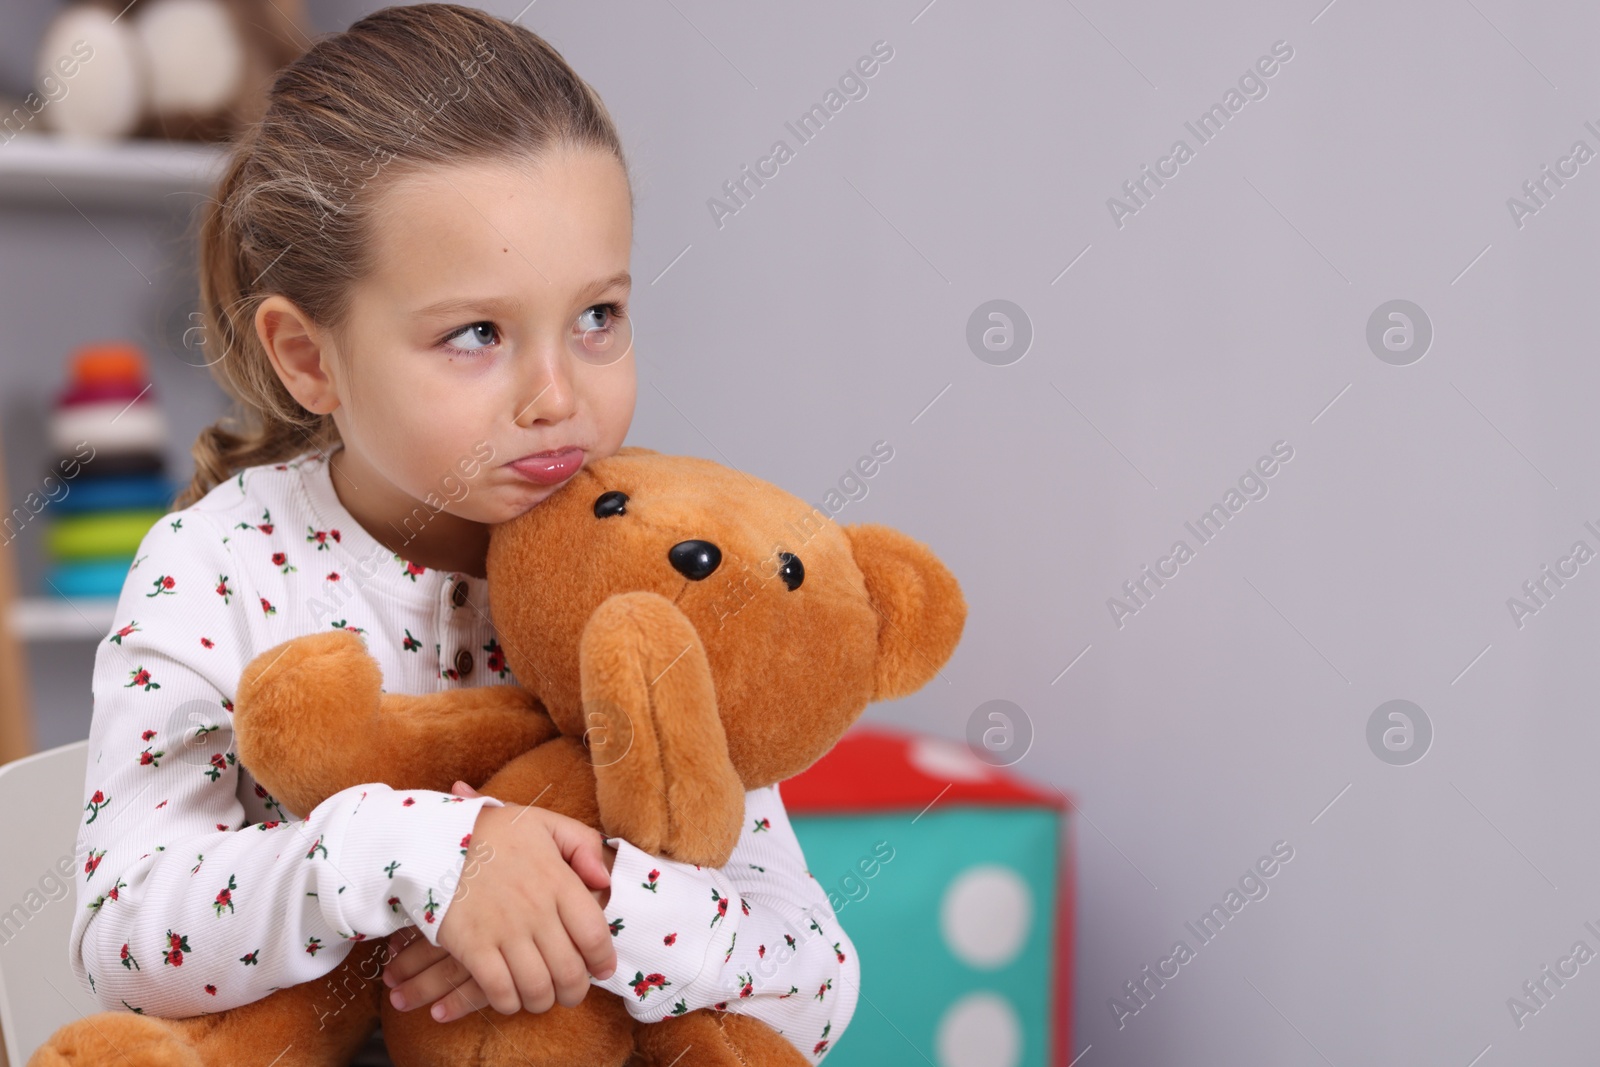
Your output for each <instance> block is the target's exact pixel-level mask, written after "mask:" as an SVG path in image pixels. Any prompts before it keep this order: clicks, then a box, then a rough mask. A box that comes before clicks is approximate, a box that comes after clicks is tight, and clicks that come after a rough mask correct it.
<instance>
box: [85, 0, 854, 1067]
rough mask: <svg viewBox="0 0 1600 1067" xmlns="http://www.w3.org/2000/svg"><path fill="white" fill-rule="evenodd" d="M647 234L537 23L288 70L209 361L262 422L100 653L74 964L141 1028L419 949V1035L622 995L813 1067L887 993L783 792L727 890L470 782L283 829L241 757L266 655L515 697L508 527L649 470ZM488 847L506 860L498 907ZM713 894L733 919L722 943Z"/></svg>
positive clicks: (758, 806) (216, 271)
mask: <svg viewBox="0 0 1600 1067" xmlns="http://www.w3.org/2000/svg"><path fill="white" fill-rule="evenodd" d="M631 242H632V198H631V190H630V187H629V183H628V177H627V172H626V164H625V162H624V160H623V154H622V149H621V145H620V142H619V140H618V137H617V134H616V131H615V129H614V127H613V125H612V122H611V119H610V117H609V115H608V114H607V112H606V110H605V107H604V105H603V104H602V103H601V102H600V100H599V98H598V97H597V96H596V95H595V94H594V92H593V90H591V89H590V88H589V87H588V85H587V84H585V83H584V82H583V81H582V79H580V78H579V77H578V76H577V74H576V73H574V72H573V71H572V70H571V68H570V67H569V66H568V65H567V64H566V63H565V61H564V60H563V59H562V58H561V57H560V55H558V54H557V53H556V52H555V51H554V50H553V49H552V48H551V47H550V46H549V45H548V44H546V43H545V42H544V41H543V40H542V39H540V38H539V37H538V36H536V35H535V34H533V33H531V32H529V31H528V30H525V29H522V28H520V27H517V26H515V25H511V24H508V23H506V22H503V21H501V20H499V19H496V18H493V17H491V16H489V15H487V14H485V13H483V12H481V11H477V10H474V9H470V8H465V7H458V6H455V5H449V4H419V5H415V6H407V7H393V8H386V9H384V10H381V11H378V12H376V13H374V14H372V15H369V16H367V17H366V18H363V19H361V20H360V21H359V22H357V23H356V24H355V25H353V26H352V27H351V28H350V29H349V30H348V31H346V32H344V33H341V34H337V35H333V36H331V37H327V38H324V39H322V40H320V41H319V42H317V43H316V44H315V45H314V46H313V47H312V48H311V49H310V50H309V51H308V52H307V53H306V54H305V55H303V56H302V57H301V58H299V59H298V60H296V61H295V62H293V63H291V64H290V65H289V66H287V67H285V68H284V69H283V70H282V71H280V72H279V74H278V76H277V79H276V82H275V84H274V85H273V86H272V90H271V94H270V101H269V108H268V111H267V113H266V116H265V118H264V120H263V121H262V122H261V123H259V124H258V125H256V126H254V127H252V128H251V129H250V130H248V131H247V132H246V133H245V134H243V135H242V136H241V138H240V139H239V141H238V143H237V144H236V145H235V147H234V150H233V154H232V157H231V160H230V163H229V165H228V168H227V170H226V173H225V175H224V177H223V178H222V180H221V182H220V185H219V188H218V190H217V194H216V199H215V200H213V201H212V202H211V203H210V204H209V205H208V207H207V209H206V211H205V216H204V219H203V226H202V233H201V297H202V303H203V309H204V315H205V319H206V337H207V341H206V344H207V346H208V348H207V355H208V361H209V366H210V368H211V370H212V373H213V375H214V376H215V377H216V378H217V380H218V381H219V383H220V384H221V385H222V387H223V388H224V389H225V390H226V391H227V392H228V393H229V394H230V395H231V396H232V397H233V398H234V399H235V400H236V401H237V404H238V408H239V412H240V414H241V415H242V417H243V424H242V425H239V424H237V423H236V424H235V428H234V429H229V428H226V427H225V426H224V425H223V424H220V423H219V424H218V425H215V426H212V427H210V428H209V429H208V430H206V431H205V432H204V433H203V434H202V435H201V436H200V439H199V440H198V441H197V442H196V444H195V446H194V449H193V452H194V457H195V465H196V473H195V477H194V480H193V482H192V484H191V485H190V486H189V487H188V489H187V490H186V491H185V492H184V493H183V494H181V495H180V497H179V498H178V500H177V501H176V504H175V508H176V510H174V511H172V512H170V513H169V514H168V515H166V516H165V517H164V518H163V519H162V520H161V521H160V522H158V523H157V524H156V525H155V526H154V527H153V528H152V529H151V530H150V531H149V533H148V534H147V535H146V536H145V538H144V541H143V543H142V544H141V546H140V548H139V552H138V555H137V558H136V560H135V561H134V563H133V566H132V569H131V570H130V571H129V574H128V579H127V582H126V584H125V586H124V587H123V590H122V594H121V597H120V599H119V602H118V606H117V617H116V622H115V630H114V631H113V632H112V633H111V634H109V635H108V637H107V640H106V641H105V642H104V643H103V644H102V645H101V646H100V649H99V652H98V654H97V657H96V661H95V669H94V679H93V690H94V701H95V703H94V715H93V720H92V725H91V728H90V739H89V765H88V773H87V781H86V783H85V792H84V796H85V798H86V803H85V805H84V816H83V822H82V826H81V830H80V833H79V841H78V846H79V851H80V854H82V855H83V856H84V857H85V860H84V866H83V873H84V877H83V880H82V881H81V882H80V883H79V900H80V907H79V910H78V912H77V916H76V918H75V920H74V923H73V930H72V940H71V956H72V963H73V966H74V968H75V969H76V971H77V973H78V975H79V978H80V980H81V981H83V982H84V983H85V986H86V988H90V989H92V991H93V993H94V994H95V995H96V996H97V997H98V998H99V1000H100V1002H101V1003H103V1004H104V1005H105V1006H106V1007H107V1008H108V1009H117V1008H125V1009H129V1010H132V1011H135V1012H140V1013H143V1014H145V1015H149V1016H157V1017H162V1018H167V1019H181V1018H186V1017H190V1016H196V1015H201V1014H204V1013H208V1012H216V1011H219V1010H222V1009H226V1008H232V1007H236V1006H239V1005H243V1004H247V1003H251V1002H253V1001H256V1000H259V999H260V998H262V997H264V996H265V995H266V994H267V993H269V992H270V991H272V990H273V989H276V988H279V987H287V986H291V985H296V984H299V983H305V982H310V981H313V980H315V979H318V978H320V977H322V976H324V975H327V974H328V973H329V972H330V971H332V970H333V969H334V968H335V967H336V966H337V965H338V964H339V963H340V961H341V960H343V959H344V958H345V957H346V956H347V955H348V954H349V952H350V949H351V946H352V944H353V943H354V942H356V941H360V940H363V939H366V938H374V937H380V936H385V935H391V934H397V933H398V932H400V931H402V930H403V929H409V928H412V927H414V928H415V930H416V931H418V932H420V934H421V938H420V939H415V940H413V941H412V943H411V944H410V945H409V946H408V947H407V948H406V949H405V950H404V951H403V952H402V954H401V955H400V957H399V958H398V959H397V960H396V961H394V962H393V963H392V964H391V965H390V968H389V973H388V974H387V976H386V984H387V985H389V986H391V989H390V990H389V991H388V993H389V995H390V996H391V998H392V999H393V1001H394V1003H395V1006H396V1007H398V1008H400V1009H402V1010H410V1009H414V1008H416V1007H420V1006H425V1005H431V1012H432V1014H433V1016H434V1017H435V1018H438V1019H441V1020H451V1019H455V1018H459V1017H460V1016H462V1015H464V1014H466V1013H468V1012H470V1011H472V1010H476V1009H482V1008H484V1007H486V1006H492V1007H493V1008H494V1009H495V1010H497V1011H500V1012H506V1013H510V1012H514V1011H517V1010H521V1009H527V1010H530V1011H536V1012H537V1011H545V1010H547V1009H549V1008H550V1007H551V1006H552V1005H553V1004H555V1003H561V1004H564V1005H571V1004H575V1003H577V1002H578V1001H579V1000H581V999H582V997H583V995H584V994H585V993H586V992H587V990H588V988H589V986H590V985H591V984H593V985H599V986H600V987H602V988H604V989H608V990H611V991H613V992H616V993H618V994H619V995H621V996H622V997H623V998H624V1000H625V1001H626V1002H627V1003H628V1005H629V1010H630V1011H631V1012H633V1013H634V1015H635V1017H637V1018H640V1019H648V1020H655V1019H660V1018H662V1017H663V1016H664V1015H667V1014H670V1013H675V1012H679V1011H687V1010H693V1009H697V1008H703V1007H708V1006H712V1005H716V1006H718V1007H719V1008H724V1009H726V1010H731V1011H741V1010H742V1011H746V1012H748V1013H750V1014H753V1015H756V1016H757V1017H760V1018H762V1019H764V1020H766V1021H768V1022H770V1023H771V1024H772V1025H773V1026H775V1027H776V1028H778V1029H779V1030H781V1031H782V1032H783V1033H784V1035H785V1036H786V1037H787V1038H788V1039H789V1040H790V1041H791V1042H792V1043H794V1045H795V1046H796V1048H797V1049H798V1050H799V1052H800V1053H801V1054H803V1056H804V1058H805V1059H806V1060H807V1061H808V1062H816V1061H817V1060H818V1059H820V1058H821V1056H822V1055H823V1054H824V1053H825V1052H826V1049H827V1047H828V1045H829V1044H830V1043H831V1041H836V1040H837V1039H838V1035H839V1033H840V1032H841V1031H842V1030H843V1028H844V1026H845V1025H846V1024H847V1023H848V1022H849V1018H850V1015H851V1014H852V1012H853V1010H854V1006H855V997H856V986H857V982H858V976H859V970H858V968H857V965H856V963H855V958H854V950H853V948H851V947H850V945H849V942H848V939H846V938H845V937H844V935H843V934H842V932H841V931H840V930H839V929H838V928H837V926H836V925H835V924H834V923H833V913H832V911H831V909H830V908H829V907H828V904H827V899H826V895H825V894H824V893H823V892H822V891H821V889H820V886H818V885H817V883H816V882H815V880H814V879H812V878H811V877H810V876H809V873H808V872H806V870H805V862H804V857H803V855H802V854H801V852H800V849H799V845H798V843H797V842H796V841H795V838H794V835H793V833H792V831H791V830H790V829H789V826H788V823H787V820H786V818H785V817H784V814H783V810H782V807H781V804H779V803H778V802H777V792H776V790H771V791H770V797H767V796H765V792H766V791H764V794H763V797H762V798H760V799H752V802H751V804H752V806H751V807H750V808H749V809H747V813H746V814H747V818H746V820H745V822H746V826H747V828H753V829H747V833H746V835H745V837H746V840H742V841H741V842H740V845H739V851H737V852H736V853H735V857H734V858H735V859H736V860H739V861H740V862H738V863H734V862H732V861H730V863H729V864H728V866H727V867H726V868H723V869H720V870H716V869H710V868H707V869H704V870H702V869H700V868H696V867H693V866H692V865H686V864H679V863H674V862H672V861H669V860H665V859H661V858H658V857H654V856H649V855H645V854H643V853H641V852H640V851H639V850H638V849H636V848H634V846H632V845H631V844H629V843H628V842H626V841H624V840H621V839H619V838H610V839H607V840H606V841H605V842H603V841H602V839H601V836H600V835H599V834H598V833H597V832H595V831H593V830H590V829H589V828H588V827H586V826H584V825H582V824H580V823H577V822H574V821H572V820H567V819H564V818H562V817H560V816H557V815H554V814H552V813H549V812H544V811H541V810H540V809H537V808H523V807H520V806H516V805H505V804H501V803H500V802H499V801H496V800H492V799H489V798H485V797H481V796H478V795H476V794H475V793H473V792H472V791H471V790H470V789H468V788H465V787H464V786H463V787H461V788H458V789H457V791H456V792H455V793H452V794H444V793H435V792H430V791H426V790H394V789H390V788H389V787H387V786H384V785H382V784H378V783H371V784H366V785H362V786H359V787H352V788H351V789H348V790H345V791H344V792H341V793H339V794H336V795H335V796H333V797H331V798H329V799H328V800H326V801H325V802H324V803H322V804H321V805H319V806H318V807H317V808H316V809H315V810H313V811H309V812H289V811H285V810H284V809H283V807H282V805H281V804H279V803H278V802H277V801H276V800H275V799H274V798H273V797H272V796H271V795H270V794H268V793H267V792H266V791H265V790H264V789H263V788H262V787H261V786H260V785H259V784H257V783H256V782H255V780H254V779H253V778H252V776H251V774H250V770H249V768H247V767H244V766H242V765H241V764H239V763H238V761H237V758H236V755H235V753H234V751H233V735H232V730H231V727H230V723H229V715H230V712H231V710H232V702H231V694H232V692H233V689H234V686H235V685H236V684H237V680H238V678H239V675H240V672H241V670H242V668H243V667H244V666H245V664H246V663H248V662H249V661H250V660H251V659H252V658H254V656H255V655H256V654H258V653H259V652H261V651H263V650H265V649H267V648H270V647H272V646H274V645H276V644H278V643H280V642H282V641H284V640H287V639H289V638H291V637H295V636H298V635H300V634H304V633H308V632H312V631H316V630H321V629H326V628H328V627H341V628H345V629H349V630H353V631H355V632H357V633H359V634H362V635H363V637H364V640H365V643H366V646H367V649H368V651H369V652H371V653H372V655H373V656H374V657H375V658H376V659H377V660H378V661H379V663H380V665H381V667H382V670H383V676H384V680H385V686H386V688H387V689H389V690H390V691H398V692H406V693H426V692H431V691H436V690H439V689H444V688H454V687H473V686H482V687H484V688H483V690H482V691H483V694H484V699H485V700H486V701H488V700H500V699H518V697H517V692H518V691H517V690H514V689H508V688H504V687H507V686H512V685H514V684H515V683H516V681H517V680H516V679H515V678H513V677H511V674H510V671H509V669H508V668H507V666H506V663H505V658H504V655H503V652H502V650H501V648H500V646H499V644H498V640H497V638H496V635H495V632H494V628H493V624H492V620H491V619H490V618H489V616H488V614H487V612H486V605H487V589H486V581H485V578H484V572H485V567H484V560H485V555H486V549H487V542H488V524H492V523H497V522H502V521H506V520H509V519H511V518H513V517H515V516H516V515H518V514H521V513H522V512H524V511H526V510H527V509H529V508H532V507H536V506H538V504H539V503H540V502H541V501H542V500H544V499H545V498H546V497H548V496H549V495H550V494H551V493H553V492H555V491H556V489H557V488H558V487H559V486H560V484H561V483H562V482H564V481H565V480H566V479H568V478H570V477H571V475H572V474H573V473H574V472H575V471H577V470H578V469H580V468H581V467H582V465H583V464H585V463H587V462H589V461H591V460H593V459H596V458H600V457H604V456H608V455H611V454H612V453H614V452H615V451H616V450H617V449H618V448H619V447H621V445H622V442H623V438H624V436H625V434H626V432H627V429H628V426H629V423H630V421H631V419H632V415H633V407H634V399H635V392H636V382H635V370H634V362H633V353H632V343H631V327H630V324H629V319H628V317H627V312H626V308H625V305H626V302H627V298H628V295H629V276H628V257H629V251H630V245H631ZM224 421H225V422H226V421H229V420H224ZM751 798H757V794H756V793H752V794H751ZM752 834H753V835H754V837H752ZM469 852H471V853H472V854H473V856H474V857H476V856H479V855H483V854H490V853H492V855H493V856H494V857H495V862H494V863H481V864H476V865H475V866H474V869H473V870H472V871H471V875H472V880H473V885H472V888H473V892H471V893H470V894H469V893H465V892H461V891H460V888H461V882H462V881H463V872H464V870H465V869H466V868H467V865H468V864H469V862H470V861H471V858H470V857H469V856H468V853H469ZM749 870H759V871H762V879H763V880H762V882H761V883H760V885H759V887H758V886H756V885H755V884H754V883H753V882H751V881H750V879H751V878H753V877H754V876H753V875H751V874H749V873H748V872H749ZM777 886H781V887H782V888H781V890H780V889H777V888H774V887H777ZM741 888H744V889H745V892H742V893H741ZM708 900H721V901H731V902H732V903H733V905H734V906H733V907H727V913H726V915H725V916H724V917H723V919H722V921H721V922H714V923H713V924H712V927H711V928H710V929H705V928H704V927H705V924H704V908H705V904H704V902H705V901H708ZM752 901H757V902H759V903H757V906H755V907H754V908H751V907H749V906H748V905H749V904H750V903H751V902H752ZM724 907H726V905H725V904H724ZM622 916H626V922H625V923H624V922H622V920H621V917H622ZM818 920H821V925H820V926H819V925H818ZM824 928H825V929H826V930H827V931H828V933H827V936H826V937H818V936H814V935H813V931H816V930H821V929H824ZM736 934H743V935H744V936H735V935H736ZM724 949H727V950H728V951H727V952H726V954H724V952H723V950H724ZM775 950H777V951H775ZM668 976H670V980H668ZM752 979H753V980H752ZM641 986H642V987H643V988H642V989H641ZM796 993H799V994H800V995H798V996H797V995H795V994H796ZM273 1051H275V1050H273ZM269 1058H270V1057H269ZM286 1062H287V1061H286Z"/></svg>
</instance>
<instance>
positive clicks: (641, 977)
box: [633, 971, 672, 1000]
mask: <svg viewBox="0 0 1600 1067" xmlns="http://www.w3.org/2000/svg"><path fill="white" fill-rule="evenodd" d="M671 984H672V983H671V982H669V981H667V976H666V975H664V974H659V973H654V972H652V973H650V974H645V973H644V972H643V971H635V972H634V975H633V994H634V996H636V997H638V998H639V999H640V1000H643V999H644V998H645V997H648V996H649V995H650V991H651V990H652V989H665V988H667V986H669V985H671Z"/></svg>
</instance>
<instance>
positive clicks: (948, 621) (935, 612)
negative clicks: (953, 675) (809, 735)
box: [841, 523, 967, 700]
mask: <svg viewBox="0 0 1600 1067" xmlns="http://www.w3.org/2000/svg"><path fill="white" fill-rule="evenodd" d="M841 529H843V530H844V532H845V533H846V534H847V535H848V536H849V538H850V545H851V548H852V549H853V551H854V553H855V559H856V566H858V567H860V568H861V574H862V576H863V577H864V578H865V579H866V581H867V595H868V597H869V598H871V600H872V606H873V607H874V608H875V609H876V610H877V613H878V667H877V673H876V676H875V677H874V679H873V695H872V696H873V699H874V700H893V699H895V698H896V697H903V696H907V695H909V694H911V693H915V692H916V691H917V690H918V689H921V688H922V687H923V686H924V685H926V684H927V683H928V681H929V680H930V679H931V678H933V676H934V674H935V673H937V672H938V670H939V668H940V667H942V666H944V664H945V661H946V660H948V659H949V658H950V654H951V653H952V652H954V651H955V648H956V642H958V641H960V640H961V628H962V627H963V626H964V625H965V624H966V620H967V602H966V599H965V598H964V597H962V595H961V586H960V585H959V584H957V582H956V578H955V575H953V574H951V573H950V571H949V569H948V568H947V567H945V565H944V564H943V563H941V562H939V558H938V557H937V556H935V555H934V554H933V552H932V551H931V550H930V549H929V548H928V546H927V545H925V544H922V543H921V542H920V541H915V540H913V539H912V538H910V537H907V536H906V535H905V534H903V533H901V532H900V531H899V530H896V529H893V528H892V527H888V526H881V525H879V524H877V523H858V524H856V525H853V526H844V527H841Z"/></svg>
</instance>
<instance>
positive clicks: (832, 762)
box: [780, 725, 1069, 815]
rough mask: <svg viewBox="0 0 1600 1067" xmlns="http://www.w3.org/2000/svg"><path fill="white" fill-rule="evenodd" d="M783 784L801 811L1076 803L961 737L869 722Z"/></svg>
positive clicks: (788, 800) (792, 807)
mask: <svg viewBox="0 0 1600 1067" xmlns="http://www.w3.org/2000/svg"><path fill="white" fill-rule="evenodd" d="M780 788H781V791H782V793H783V804H784V807H785V808H787V809H788V811H789V813H790V814H793V815H804V814H822V813H830V812H834V813H836V812H851V811H881V810H884V809H894V808H910V809H912V810H920V809H922V808H925V807H928V806H929V805H931V804H932V803H933V802H934V801H935V800H938V802H939V803H940V804H941V805H942V804H947V803H961V804H992V805H999V806H1012V807H1016V806H1038V805H1045V806H1048V807H1053V808H1060V809H1065V808H1067V807H1068V806H1069V798H1068V797H1067V796H1066V795H1065V794H1064V793H1062V792H1060V791H1059V790H1056V789H1054V788H1052V787H1049V786H1043V785H1036V784H1034V783H1033V782H1030V781H1028V780H1026V779H1023V778H1021V777H1018V776H1017V775H1016V774H1014V773H1013V772H1012V771H1011V770H1010V769H1009V768H1005V767H995V766H991V765H990V764H988V763H985V762H984V761H983V760H981V759H979V758H978V757H977V756H975V755H973V753H972V752H971V751H970V750H969V749H968V748H967V747H966V746H965V745H963V744H961V743H959V742H956V741H950V740H947V739H945V738H942V737H933V736H930V735H927V734H913V733H904V732H901V731H897V730H889V729H885V728H883V727H879V726H865V725H861V726H856V727H855V728H854V729H852V730H851V731H850V732H849V733H847V734H845V735H844V737H843V738H841V739H840V741H839V743H838V744H837V745H835V746H834V747H833V749H832V750H831V751H829V752H828V754H827V755H825V756H823V757H822V758H821V759H820V760H818V761H817V762H816V763H814V764H812V765H811V766H810V767H808V768H807V769H806V770H804V771H802V772H801V773H799V774H798V775H796V776H795V777H793V778H790V779H788V780H787V781H785V782H784V783H783V784H782V786H781V787H780Z"/></svg>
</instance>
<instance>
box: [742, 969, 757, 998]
mask: <svg viewBox="0 0 1600 1067" xmlns="http://www.w3.org/2000/svg"><path fill="white" fill-rule="evenodd" d="M755 991H756V983H755V979H753V978H752V977H751V976H750V975H749V974H741V975H740V976H739V997H740V999H743V998H745V997H748V996H750V995H751V994H753V993H754V992H755Z"/></svg>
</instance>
